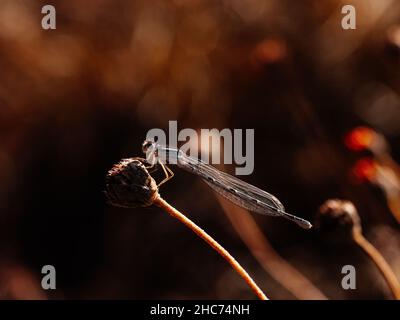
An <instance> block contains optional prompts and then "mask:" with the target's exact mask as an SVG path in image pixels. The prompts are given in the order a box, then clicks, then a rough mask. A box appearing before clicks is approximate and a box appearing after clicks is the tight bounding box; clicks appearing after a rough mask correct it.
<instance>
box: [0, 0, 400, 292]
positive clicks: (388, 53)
mask: <svg viewBox="0 0 400 320" xmlns="http://www.w3.org/2000/svg"><path fill="white" fill-rule="evenodd" d="M45 4H53V5H54V6H55V7H56V9H57V29H56V30H43V29H42V28H41V19H42V17H43V15H42V14H41V7H42V6H43V5H45ZM344 4H352V5H354V6H355V7H356V9H357V29H356V30H343V29H342V28H341V19H342V14H341V7H342V6H343V5H344ZM399 7H400V3H399V2H398V1H390V0H371V1H367V0H365V1H361V0H360V1H346V3H344V2H342V1H338V0H326V1H317V0H302V1H291V0H265V1H264V0H249V1H236V0H234V1H223V0H220V1H206V0H190V1H180V0H175V1H172V0H171V1H167V0H165V1H144V0H143V1H128V0H126V1H112V0H98V1H93V0H87V1H78V0H69V1H52V2H51V3H48V1H27V0H26V1H24V0H10V1H8V0H0V295H1V297H2V298H11V299H14V298H15V299H20V298H28V299H30V298H45V297H47V298H50V299H51V298H61V299H64V298H65V299H89V298H90V299H91V298H96V299H97V298H100V299H103V298H110V299H117V298H122V299H153V298H155V299H158V298H180V299H195V298H207V299H214V298H218V299H242V298H251V299H252V298H254V296H253V294H252V292H251V291H250V290H249V289H248V288H247V287H246V286H245V284H244V283H243V281H242V279H240V278H239V277H238V276H237V275H236V274H235V273H234V271H232V270H231V269H230V268H229V266H228V264H227V263H226V262H225V261H224V260H223V259H221V257H219V256H218V255H217V254H215V253H214V252H213V251H212V250H211V249H210V248H209V247H208V246H207V245H206V244H204V243H203V242H202V241H201V240H199V239H198V238H197V237H196V236H195V235H194V234H193V233H192V232H190V231H188V230H187V229H186V228H185V227H183V226H182V225H180V224H179V223H178V222H177V221H175V220H174V219H172V218H170V217H169V216H168V215H167V214H166V213H164V212H162V211H161V210H160V209H158V208H153V207H151V208H137V209H122V208H115V207H112V206H109V205H107V204H106V202H105V199H104V196H103V194H102V191H103V190H104V178H105V175H106V173H107V171H108V170H109V169H110V168H111V166H112V165H113V164H114V163H116V162H118V161H119V160H120V159H121V158H124V157H133V156H142V151H141V143H142V142H143V140H144V138H145V136H146V133H147V131H148V130H149V129H152V128H162V129H165V130H167V129H168V121H169V120H177V121H178V126H179V128H178V129H183V128H193V129H196V130H199V129H200V128H209V129H212V128H217V129H223V128H230V129H233V128H242V129H246V128H254V129H255V170H254V173H253V174H252V175H251V176H246V177H243V179H244V180H246V181H247V182H250V183H252V184H254V185H256V186H258V187H260V188H262V189H264V190H267V191H268V192H271V193H272V194H274V195H276V196H277V197H278V198H279V199H280V200H281V201H282V203H283V204H284V205H285V207H286V208H287V210H288V211H289V212H291V213H294V214H296V215H298V216H301V217H303V218H306V219H309V220H310V221H313V220H314V217H315V214H316V212H317V210H318V207H319V206H320V205H321V204H322V203H323V202H324V201H325V200H327V199H329V198H336V197H338V198H344V199H349V200H351V201H353V203H354V204H355V205H356V207H357V208H358V211H359V214H360V216H361V219H362V224H363V228H364V234H365V235H366V237H367V238H369V239H370V240H371V242H372V243H374V244H375V245H376V247H377V248H378V249H379V250H380V251H381V253H382V254H383V256H384V257H385V258H386V259H387V261H388V262H389V264H390V265H391V266H392V267H393V269H394V271H395V273H396V274H397V276H400V255H399V252H398V248H399V245H400V238H399V227H398V223H397V222H396V220H395V219H394V218H393V216H392V215H391V213H390V210H389V209H388V207H387V204H386V201H385V195H384V193H383V192H382V190H381V189H380V188H378V187H377V186H374V185H371V184H369V183H365V182H360V181H358V180H357V179H355V178H354V176H353V175H352V167H353V165H354V164H355V162H356V161H357V160H358V159H359V158H361V157H363V156H369V154H368V152H361V153H354V152H352V151H350V150H348V149H347V148H346V146H345V144H344V142H343V141H344V140H343V139H344V136H345V135H346V133H347V132H349V131H350V130H352V129H353V128H354V127H355V126H359V125H366V126H370V127H372V128H374V129H375V130H376V131H378V132H380V133H382V134H383V135H384V136H385V137H386V138H387V140H388V141H389V143H390V145H391V148H392V154H393V157H394V158H395V159H397V160H398V159H400V154H399V152H400V151H399V150H400V149H399V147H398V146H399V135H400V98H399V91H400V77H399V74H398V69H399V61H400V60H399V59H400V47H399V46H400V25H398V24H397V23H398V22H399V17H400V10H399V9H400V8H399ZM172 169H173V170H174V171H175V177H174V179H173V180H171V181H169V182H168V183H167V184H165V185H163V186H162V188H161V191H160V192H161V194H162V195H163V197H164V198H165V199H166V200H168V201H169V202H170V203H171V204H173V205H174V206H175V207H176V208H178V209H179V210H182V211H183V212H186V213H187V214H188V216H189V217H191V218H192V219H193V220H194V221H195V222H196V223H198V224H199V225H200V226H202V227H203V228H204V229H205V230H207V232H209V233H210V234H211V235H213V236H214V237H215V238H216V239H217V240H218V241H220V242H221V244H223V245H224V246H225V247H226V248H227V249H228V250H229V251H230V252H231V253H232V254H233V255H234V256H235V257H236V258H237V259H238V260H239V261H240V262H241V263H242V264H243V265H244V266H245V267H246V269H247V270H248V271H249V273H250V274H252V275H253V276H254V279H255V280H256V281H257V282H258V283H259V284H260V286H261V287H262V288H263V289H264V290H265V291H266V293H267V294H268V295H269V296H270V297H271V298H272V299H293V298H294V297H293V295H291V293H290V292H288V291H287V290H286V289H284V288H282V286H281V285H280V284H279V283H278V282H276V281H275V280H274V279H273V278H271V277H270V276H269V275H268V273H266V272H265V271H264V270H263V269H262V268H261V267H260V266H259V264H258V263H257V261H256V260H255V259H254V258H253V257H252V255H251V254H250V252H249V250H248V249H247V248H246V246H245V245H244V244H243V242H242V241H241V239H240V238H239V237H238V235H237V234H236V232H235V230H234V229H233V227H232V226H231V224H230V222H229V220H228V219H227V218H226V216H225V214H224V213H223V210H222V209H221V207H220V206H219V204H218V202H217V200H216V199H215V197H214V195H213V192H212V191H211V189H209V187H208V186H207V185H206V184H204V183H203V182H202V181H200V180H199V179H198V178H196V177H194V176H191V175H189V174H187V173H185V172H180V171H179V170H178V169H176V168H172ZM226 170H228V171H229V172H232V170H233V167H229V166H227V167H226ZM254 218H255V219H256V221H257V223H258V224H259V226H260V227H261V228H262V230H263V232H264V234H265V235H266V236H267V238H268V239H269V240H270V242H271V244H272V245H273V246H274V248H275V249H276V250H277V252H279V254H280V255H281V256H282V257H284V258H285V259H286V260H287V261H288V262H290V263H291V264H292V265H293V266H294V267H296V268H297V269H298V270H300V271H301V272H302V273H303V274H304V275H305V276H306V277H307V278H309V279H310V280H311V281H312V282H313V283H314V284H315V285H316V286H317V287H318V288H319V289H320V290H321V291H322V292H323V293H325V294H326V295H327V297H328V298H330V299H361V298H363V299H384V298H385V299H387V298H390V293H389V291H388V289H387V287H386V284H385V283H384V281H383V280H382V278H381V276H380V274H379V273H378V271H377V270H376V268H375V266H374V265H372V264H371V262H370V261H369V260H368V259H367V258H366V257H365V256H364V255H363V254H362V253H361V252H360V250H359V248H356V247H355V246H354V245H351V244H348V243H342V242H341V241H340V239H337V240H338V243H332V242H331V241H326V240H325V239H324V237H323V235H321V233H319V232H318V231H315V230H311V231H305V230H302V229H300V228H298V227H297V226H296V225H294V224H291V223H289V222H287V221H285V220H283V219H277V218H270V217H264V216H258V215H254ZM46 264H51V265H54V266H55V267H56V270H57V290H55V291H47V292H43V291H42V290H41V289H38V288H40V279H41V276H42V275H41V273H40V270H41V268H42V266H43V265H46ZM345 264H352V265H354V266H356V268H357V290H353V291H352V290H349V291H344V290H343V289H342V288H341V286H340V281H341V279H342V276H343V275H342V274H341V273H340V270H341V268H342V266H343V265H345Z"/></svg>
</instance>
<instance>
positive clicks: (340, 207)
mask: <svg viewBox="0 0 400 320" xmlns="http://www.w3.org/2000/svg"><path fill="white" fill-rule="evenodd" d="M316 226H317V228H319V229H321V231H323V232H324V233H326V234H328V235H332V236H334V237H335V238H342V237H344V238H347V237H349V236H351V235H352V233H353V232H355V231H361V223H360V217H359V215H358V213H357V209H356V208H355V206H354V205H353V203H351V202H350V201H346V200H338V199H331V200H327V201H326V202H325V203H324V204H323V205H322V206H321V207H320V208H319V211H318V214H317V218H316Z"/></svg>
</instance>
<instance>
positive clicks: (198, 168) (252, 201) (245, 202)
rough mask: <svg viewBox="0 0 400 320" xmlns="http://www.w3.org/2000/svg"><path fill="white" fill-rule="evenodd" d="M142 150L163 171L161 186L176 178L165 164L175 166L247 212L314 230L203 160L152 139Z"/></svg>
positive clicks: (267, 196)
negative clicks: (200, 180)
mask: <svg viewBox="0 0 400 320" xmlns="http://www.w3.org/2000/svg"><path fill="white" fill-rule="evenodd" d="M142 149H143V152H144V153H145V154H146V158H147V161H148V162H149V163H150V167H153V166H154V165H156V164H159V165H160V166H161V168H162V170H163V171H164V174H165V179H163V180H162V181H161V182H160V183H159V184H158V186H160V185H162V184H163V183H165V182H167V181H168V180H170V179H171V178H172V177H173V176H174V173H173V172H172V170H171V169H170V168H169V167H168V166H167V165H166V164H167V163H174V164H177V166H178V167H179V168H181V169H183V170H185V171H187V172H190V173H193V174H195V175H197V176H199V177H200V178H202V179H203V180H204V181H205V182H206V183H207V184H208V185H209V186H210V187H211V188H212V189H213V190H214V191H216V192H217V193H219V194H220V195H221V196H223V197H225V198H226V199H228V200H229V201H231V202H233V203H235V204H236V205H238V206H240V207H242V208H244V209H247V210H249V211H252V212H257V213H260V214H265V215H270V216H279V217H283V218H286V219H288V220H290V221H293V222H295V223H296V224H298V225H299V226H300V227H302V228H304V229H310V228H311V227H312V225H311V223H310V222H308V221H307V220H304V219H302V218H299V217H297V216H295V215H292V214H290V213H287V212H285V208H284V207H283V205H282V203H281V202H280V201H279V200H278V199H277V198H276V197H275V196H273V195H272V194H270V193H268V192H266V191H263V190H261V189H259V188H257V187H255V186H253V185H251V184H249V183H246V182H244V181H242V180H240V179H238V178H236V177H234V176H231V175H229V174H227V173H225V172H222V171H219V170H218V169H216V168H214V167H213V166H211V165H209V164H207V163H205V162H204V161H202V160H200V159H197V158H193V157H190V156H187V155H186V154H185V153H183V152H182V151H181V150H179V149H176V148H171V147H168V146H163V145H160V144H158V143H157V142H154V141H152V140H145V141H144V142H143V145H142Z"/></svg>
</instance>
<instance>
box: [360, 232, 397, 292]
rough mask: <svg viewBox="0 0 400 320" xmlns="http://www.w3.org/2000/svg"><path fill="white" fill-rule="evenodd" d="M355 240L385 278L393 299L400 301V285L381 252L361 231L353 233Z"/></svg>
mask: <svg viewBox="0 0 400 320" xmlns="http://www.w3.org/2000/svg"><path fill="white" fill-rule="evenodd" d="M353 239H354V241H355V242H356V243H357V244H358V245H359V246H360V247H361V249H363V250H364V252H365V253H366V254H367V255H368V256H369V257H370V258H371V260H372V261H373V262H374V263H375V265H376V266H377V267H378V269H379V271H380V273H381V274H382V276H383V277H384V278H385V281H386V283H387V285H388V286H389V288H390V290H391V291H392V294H393V297H394V298H395V299H396V300H400V283H399V281H398V280H397V278H396V276H395V274H394V273H393V271H392V269H391V268H390V266H389V265H388V263H387V262H386V260H385V259H384V258H383V257H382V255H381V254H380V252H379V251H378V250H377V249H376V248H375V247H374V246H373V245H372V244H371V243H370V242H369V241H368V240H367V239H365V238H364V236H363V235H362V233H361V231H360V230H354V231H353Z"/></svg>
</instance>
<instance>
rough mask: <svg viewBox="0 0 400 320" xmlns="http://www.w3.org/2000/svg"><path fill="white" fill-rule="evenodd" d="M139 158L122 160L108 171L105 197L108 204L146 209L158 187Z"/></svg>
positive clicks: (153, 198) (156, 193)
mask: <svg viewBox="0 0 400 320" xmlns="http://www.w3.org/2000/svg"><path fill="white" fill-rule="evenodd" d="M143 161H144V160H143V159H141V158H128V159H123V160H121V161H120V162H119V163H117V164H116V165H114V166H113V167H112V168H111V170H110V171H108V174H107V177H106V192H105V193H106V196H107V199H108V201H109V203H110V204H112V205H114V206H118V207H124V208H136V207H148V206H150V205H152V204H153V202H154V200H155V198H156V197H157V195H158V187H157V183H156V182H155V180H154V179H153V178H152V177H151V175H150V174H149V172H148V171H147V169H146V167H145V165H144V164H143Z"/></svg>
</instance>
